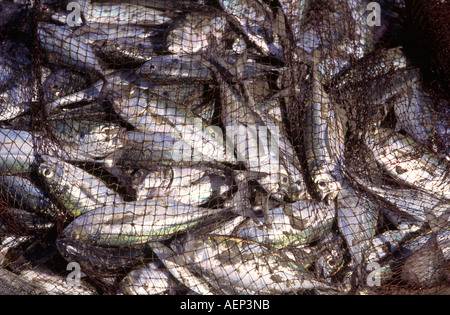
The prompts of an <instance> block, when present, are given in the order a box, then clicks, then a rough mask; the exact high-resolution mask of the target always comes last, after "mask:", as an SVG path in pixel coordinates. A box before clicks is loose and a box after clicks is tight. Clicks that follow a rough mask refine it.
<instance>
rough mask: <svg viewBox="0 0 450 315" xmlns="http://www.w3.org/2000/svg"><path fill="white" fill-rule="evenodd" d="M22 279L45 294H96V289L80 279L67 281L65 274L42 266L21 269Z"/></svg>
mask: <svg viewBox="0 0 450 315" xmlns="http://www.w3.org/2000/svg"><path fill="white" fill-rule="evenodd" d="M20 277H21V278H22V279H24V281H26V282H28V283H30V284H31V285H33V286H36V287H37V288H39V289H40V290H43V291H44V292H45V293H43V294H45V295H97V291H96V289H95V288H94V287H93V286H92V285H90V284H89V283H85V281H82V280H81V279H80V280H79V282H73V283H72V282H70V281H67V276H66V275H61V274H57V273H55V272H52V271H51V269H49V268H46V267H44V266H38V267H36V268H34V269H29V270H25V271H22V272H21V273H20Z"/></svg>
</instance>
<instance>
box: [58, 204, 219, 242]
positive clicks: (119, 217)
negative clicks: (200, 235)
mask: <svg viewBox="0 0 450 315" xmlns="http://www.w3.org/2000/svg"><path fill="white" fill-rule="evenodd" d="M223 211H224V209H210V208H200V207H195V206H189V205H183V204H180V203H177V202H174V201H171V200H170V199H167V198H158V199H149V200H141V201H135V202H132V201H130V202H120V203H119V202H116V203H115V204H113V205H106V206H103V207H97V208H96V209H93V210H91V211H89V212H87V213H84V214H83V215H80V216H79V217H77V218H76V219H75V220H73V221H72V222H71V223H70V224H69V225H68V226H67V227H66V228H65V230H64V232H63V237H65V238H67V239H70V240H77V241H82V242H86V243H88V244H93V245H103V246H117V245H134V244H143V243H146V242H149V241H163V240H166V239H169V238H171V237H173V236H174V235H176V234H177V233H181V232H185V231H186V230H188V229H191V228H193V227H195V226H196V225H198V224H200V223H202V222H203V221H204V220H205V219H207V218H210V217H211V216H214V215H218V214H220V213H221V212H223Z"/></svg>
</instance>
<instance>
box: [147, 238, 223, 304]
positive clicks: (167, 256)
mask: <svg viewBox="0 0 450 315" xmlns="http://www.w3.org/2000/svg"><path fill="white" fill-rule="evenodd" d="M149 246H150V247H151V249H152V251H153V252H154V253H155V254H156V255H157V256H158V258H159V260H160V261H162V263H163V264H164V266H165V267H166V268H167V269H168V270H169V272H170V274H171V275H172V276H173V277H175V279H177V280H178V281H179V282H180V283H182V284H183V285H184V286H186V287H187V288H189V289H190V290H191V291H192V292H195V293H198V294H201V295H214V294H215V292H216V291H215V290H214V289H213V288H212V287H211V286H210V285H209V284H208V282H207V281H206V280H205V279H203V278H202V277H201V276H200V275H198V274H195V273H194V272H192V271H191V270H190V268H188V266H186V262H185V261H184V259H183V257H182V256H179V255H177V254H176V253H175V252H174V251H173V250H172V249H171V248H170V247H169V246H166V245H164V244H163V243H161V242H150V243H149Z"/></svg>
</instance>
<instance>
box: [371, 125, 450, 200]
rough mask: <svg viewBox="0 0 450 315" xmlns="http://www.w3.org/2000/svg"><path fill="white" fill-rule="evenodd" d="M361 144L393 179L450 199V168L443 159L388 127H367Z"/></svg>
mask: <svg viewBox="0 0 450 315" xmlns="http://www.w3.org/2000/svg"><path fill="white" fill-rule="evenodd" d="M365 143H366V145H367V146H368V147H369V149H370V150H371V151H372V152H373V154H374V156H375V159H376V160H377V162H378V163H379V164H380V165H381V166H382V167H383V169H384V170H386V171H387V172H388V173H389V175H391V176H392V177H393V178H395V179H396V180H398V181H400V182H401V183H405V184H407V185H410V186H413V187H415V188H418V189H421V190H424V191H425V192H428V193H430V194H432V195H437V196H441V197H444V198H446V199H449V198H450V178H449V176H448V174H449V169H450V168H449V164H448V161H447V160H445V159H444V158H441V157H440V156H438V155H437V154H435V153H434V152H432V151H430V150H427V149H426V148H425V147H423V146H422V145H420V144H418V143H417V142H415V141H414V140H413V139H412V138H411V137H409V136H407V135H403V134H400V133H397V132H395V130H392V129H386V128H377V127H375V126H372V127H370V128H369V130H368V131H367V133H366V135H365Z"/></svg>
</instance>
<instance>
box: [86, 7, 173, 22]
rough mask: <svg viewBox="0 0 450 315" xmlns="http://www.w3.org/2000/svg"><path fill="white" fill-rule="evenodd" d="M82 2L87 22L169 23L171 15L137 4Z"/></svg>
mask: <svg viewBox="0 0 450 315" xmlns="http://www.w3.org/2000/svg"><path fill="white" fill-rule="evenodd" d="M83 2H84V3H83V4H82V10H81V12H82V14H83V16H84V18H85V19H86V22H87V23H88V24H90V23H109V24H115V25H124V24H125V25H127V24H134V25H144V26H154V25H160V24H164V23H169V22H171V21H172V17H173V16H172V14H169V12H167V11H161V10H157V9H154V8H150V7H146V6H143V5H138V4H132V3H119V4H115V3H99V2H91V1H83ZM86 2H87V3H86Z"/></svg>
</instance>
